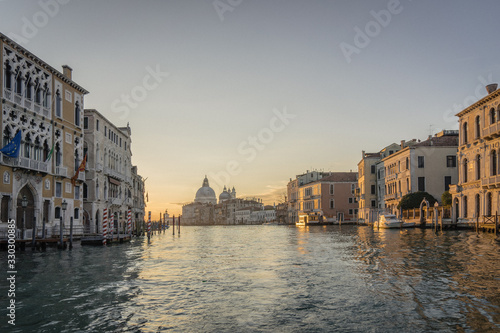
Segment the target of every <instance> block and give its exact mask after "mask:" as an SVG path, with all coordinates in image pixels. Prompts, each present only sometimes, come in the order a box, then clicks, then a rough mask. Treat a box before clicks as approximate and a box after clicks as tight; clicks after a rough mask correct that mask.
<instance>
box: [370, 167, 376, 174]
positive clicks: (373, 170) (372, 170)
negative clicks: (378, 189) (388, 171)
mask: <svg viewBox="0 0 500 333" xmlns="http://www.w3.org/2000/svg"><path fill="white" fill-rule="evenodd" d="M371 172H372V174H374V173H375V165H372V166H371Z"/></svg>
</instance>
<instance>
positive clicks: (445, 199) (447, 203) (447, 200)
mask: <svg viewBox="0 0 500 333" xmlns="http://www.w3.org/2000/svg"><path fill="white" fill-rule="evenodd" d="M441 202H442V203H443V206H444V207H451V193H450V192H448V191H445V192H444V193H443V195H441Z"/></svg>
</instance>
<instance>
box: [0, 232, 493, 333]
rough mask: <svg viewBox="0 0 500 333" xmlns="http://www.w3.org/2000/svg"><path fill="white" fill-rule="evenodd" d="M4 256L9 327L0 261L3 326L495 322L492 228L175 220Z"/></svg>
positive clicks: (443, 326)
mask: <svg viewBox="0 0 500 333" xmlns="http://www.w3.org/2000/svg"><path fill="white" fill-rule="evenodd" d="M6 255H7V254H6V253H5V252H3V253H0V259H1V261H2V263H5V262H6ZM16 256H17V271H18V274H17V281H16V298H15V299H16V304H17V312H16V324H17V325H16V326H15V328H13V327H11V326H9V325H7V317H6V310H5V308H6V306H7V302H6V299H7V297H6V296H7V288H6V282H5V281H6V279H5V276H6V275H7V273H6V271H7V268H6V266H5V264H4V265H3V267H4V269H3V273H2V274H3V276H4V278H2V282H1V283H0V286H1V287H2V288H1V296H0V302H1V305H2V306H1V318H2V319H1V323H0V331H1V332H5V331H9V332H10V331H12V332H75V331H80V332H87V331H88V332H162V331H172V332H261V331H262V332H270V331H272V332H437V331H439V332H457V331H458V332H500V243H499V242H497V241H496V240H495V238H494V235H492V234H479V235H477V234H475V233H473V232H468V231H445V232H444V233H439V234H435V233H433V232H432V231H430V230H420V229H412V230H373V229H371V228H368V227H357V226H342V227H339V226H328V227H311V228H296V227H287V226H232V227H223V226H219V227H184V228H183V229H182V233H181V235H180V236H179V235H177V234H176V235H175V236H173V235H172V233H171V231H167V233H166V234H163V235H155V236H153V238H152V239H151V242H150V243H148V242H147V240H145V239H143V238H137V239H134V240H133V241H132V242H131V243H130V244H123V245H119V246H109V247H106V248H102V247H80V246H76V247H75V248H74V249H73V250H72V251H67V250H66V251H57V250H56V249H49V250H47V251H46V252H32V251H31V250H27V251H26V252H24V253H17V254H16Z"/></svg>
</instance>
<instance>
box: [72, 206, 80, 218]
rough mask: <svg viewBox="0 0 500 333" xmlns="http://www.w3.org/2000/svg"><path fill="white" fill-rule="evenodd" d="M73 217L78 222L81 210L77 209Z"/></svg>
mask: <svg viewBox="0 0 500 333" xmlns="http://www.w3.org/2000/svg"><path fill="white" fill-rule="evenodd" d="M73 217H74V219H75V220H78V219H79V218H80V209H79V208H75V210H74V212H73Z"/></svg>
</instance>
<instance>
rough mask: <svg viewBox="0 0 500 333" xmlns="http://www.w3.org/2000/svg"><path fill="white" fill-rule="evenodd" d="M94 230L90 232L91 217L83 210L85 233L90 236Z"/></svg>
mask: <svg viewBox="0 0 500 333" xmlns="http://www.w3.org/2000/svg"><path fill="white" fill-rule="evenodd" d="M91 232H92V230H90V216H89V213H88V212H87V211H86V210H83V233H85V234H89V233H91Z"/></svg>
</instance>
